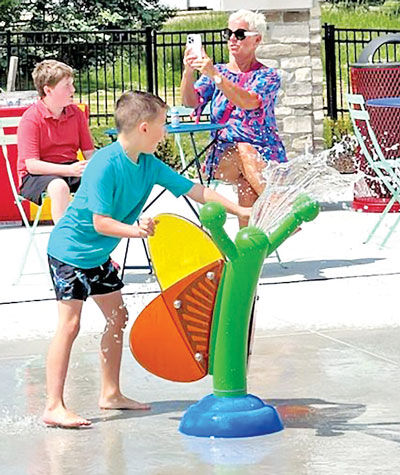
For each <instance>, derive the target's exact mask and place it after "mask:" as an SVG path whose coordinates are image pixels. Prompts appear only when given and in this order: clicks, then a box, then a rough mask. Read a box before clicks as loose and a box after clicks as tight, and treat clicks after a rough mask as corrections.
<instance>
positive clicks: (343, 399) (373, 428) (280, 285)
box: [0, 200, 400, 475]
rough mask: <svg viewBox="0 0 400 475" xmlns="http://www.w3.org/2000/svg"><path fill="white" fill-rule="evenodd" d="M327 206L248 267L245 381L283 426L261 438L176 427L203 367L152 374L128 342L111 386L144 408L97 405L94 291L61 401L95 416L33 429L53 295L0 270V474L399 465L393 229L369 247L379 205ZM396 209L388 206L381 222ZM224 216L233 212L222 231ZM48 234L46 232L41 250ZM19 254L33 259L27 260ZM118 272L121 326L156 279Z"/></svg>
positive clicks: (18, 237)
mask: <svg viewBox="0 0 400 475" xmlns="http://www.w3.org/2000/svg"><path fill="white" fill-rule="evenodd" d="M178 201H179V200H178ZM171 203H173V206H174V207H172V205H171ZM176 203H177V202H176V201H175V200H173V201H171V202H170V203H169V202H168V200H165V206H166V208H167V209H166V210H168V211H171V210H173V211H174V212H176V213H179V214H183V215H186V216H189V214H188V212H187V210H186V209H185V206H184V205H182V206H181V205H179V206H181V208H179V206H177V204H176ZM331 209H332V210H330V211H325V212H322V213H321V215H320V216H319V217H318V218H317V219H316V220H315V221H314V222H313V223H307V224H304V225H303V226H302V228H303V229H302V231H301V232H299V233H297V234H296V235H295V236H293V237H292V238H290V239H289V240H288V241H287V242H286V243H284V244H283V245H282V247H281V248H280V254H281V258H282V260H283V261H284V266H285V267H282V266H281V265H280V264H278V263H277V261H276V258H275V257H272V258H269V259H267V261H266V263H265V266H264V269H263V272H262V276H261V279H260V285H259V290H258V294H259V297H260V299H259V302H258V310H257V321H256V338H255V344H254V349H253V355H252V357H251V360H250V366H249V373H248V389H249V392H250V393H252V394H255V395H257V396H259V397H261V398H262V399H264V400H266V401H267V402H268V403H272V404H273V405H275V406H276V407H277V409H278V411H279V413H280V414H281V417H282V420H283V422H284V426H285V429H284V430H283V431H282V432H280V433H277V434H274V435H269V436H263V437H255V438H249V439H237V440H231V439H219V440H218V439H198V438H192V437H187V436H184V435H182V434H180V433H179V432H178V425H179V420H180V418H181V417H182V414H183V412H184V411H185V410H186V408H187V407H188V406H189V405H190V404H192V403H193V402H196V401H198V400H199V399H200V398H202V397H203V396H205V395H207V394H209V393H210V392H211V390H212V380H211V378H210V377H206V378H204V379H203V380H201V381H198V382H196V383H189V384H182V383H172V382H168V381H164V380H162V379H160V378H157V377H156V376H153V375H151V374H149V373H147V372H146V371H145V370H144V369H143V368H141V367H140V366H139V365H138V364H137V363H136V362H135V360H134V359H133V358H132V356H131V355H130V352H129V349H128V347H127V346H125V348H124V355H123V364H122V372H121V380H122V388H123V390H124V392H125V393H126V394H127V395H129V396H131V397H133V398H136V399H138V400H140V401H146V402H151V404H152V409H151V411H149V412H130V411H101V410H99V409H98V408H97V404H96V403H97V398H98V393H99V385H100V377H99V361H98V346H99V339H100V333H101V330H102V328H103V320H102V316H101V315H100V314H99V312H98V310H97V308H96V307H95V306H94V304H93V303H92V302H88V303H87V305H85V307H84V312H83V316H82V329H81V335H80V336H79V338H78V340H77V342H76V344H75V346H74V349H73V354H72V358H71V366H70V371H69V375H68V381H67V387H66V400H67V403H68V405H69V406H70V407H71V408H73V409H74V410H75V411H77V412H78V413H79V414H81V415H83V416H86V417H88V418H91V419H92V421H93V426H92V427H91V428H89V429H82V430H61V429H53V428H46V427H44V426H43V425H42V423H41V421H40V414H41V411H42V408H43V405H44V401H45V357H46V352H47V347H48V344H49V341H50V338H51V335H52V332H53V331H54V328H55V324H56V318H57V317H56V304H55V301H54V297H53V294H52V292H51V291H50V290H49V285H48V282H47V280H46V277H45V276H44V275H42V276H36V277H32V276H31V277H24V278H23V280H22V281H21V284H20V285H19V286H13V285H11V282H12V277H13V276H12V275H6V272H3V273H2V275H1V276H0V285H1V288H2V291H1V293H0V467H1V473H4V474H6V475H13V474H16V475H17V474H18V475H20V474H33V475H35V474H51V475H59V474H68V475H70V474H72V475H74V474H96V475H97V474H121V475H123V474H136V473H137V474H157V475H158V474H162V475H164V474H165V475H169V474H173V475H180V474H267V473H270V474H274V475H280V474H285V475H286V474H295V475H302V474H318V475H319V474H329V475H330V474H352V475H353V474H363V475H364V474H379V475H380V474H398V473H399V472H400V403H399V399H398V394H399V391H400V372H399V369H400V368H399V367H400V345H399V340H400V325H399V320H400V315H399V310H398V287H399V283H400V266H399V261H400V259H399V251H398V248H399V244H400V231H396V233H395V234H394V235H393V237H392V238H391V240H390V241H389V244H388V246H387V247H386V248H385V249H380V248H379V246H378V245H377V243H379V235H378V236H377V239H375V240H374V242H372V243H371V244H368V245H364V244H362V241H363V239H364V238H365V237H366V236H367V234H368V231H369V230H370V229H371V227H372V225H373V224H374V222H375V220H376V219H377V215H373V214H364V213H361V214H360V213H354V212H352V211H349V210H346V209H341V206H336V207H333V208H331ZM157 211H160V210H159V209H158V210H157ZM163 211H164V210H163ZM395 217H396V216H389V220H388V224H387V225H389V224H390V222H391V220H392V219H394V218H395ZM235 226H236V221H235V220H234V219H231V220H230V221H229V222H228V228H229V231H230V232H231V234H232V235H233V234H234V232H235V229H236V228H235ZM385 229H386V228H385V227H384V228H383V229H382V233H383V234H384V231H385ZM42 230H43V231H45V230H46V228H45V227H43V228H42ZM23 239H24V234H23V230H22V229H16V228H7V229H0V240H1V243H2V249H8V250H9V252H6V253H3V255H2V259H3V263H4V264H5V266H4V267H3V268H4V269H7V268H15V261H16V260H17V257H18V253H17V251H16V250H17V249H18V247H19V246H20V245H21V243H22V242H23ZM46 239H47V238H46V235H45V234H44V235H43V237H42V244H41V250H42V251H43V250H44V248H45V241H46ZM123 251H124V244H123V243H122V245H121V246H120V247H119V248H118V249H117V251H116V253H115V256H114V257H115V258H116V259H117V260H119V261H121V256H123ZM142 260H144V257H143V252H142V250H141V249H140V246H139V247H134V246H133V247H132V249H131V250H130V253H129V261H130V263H133V262H135V263H140V261H142ZM30 265H31V267H32V268H37V262H35V260H34V259H33V260H32V262H31V263H30ZM125 281H126V284H127V285H126V287H125V288H124V294H125V301H126V303H127V305H128V310H129V313H130V325H131V324H132V322H133V320H134V318H135V316H136V315H137V314H138V313H139V312H140V311H141V309H142V308H143V307H144V305H145V304H146V303H148V302H149V301H150V300H152V299H153V298H154V297H155V296H156V295H157V292H158V289H157V284H156V282H155V281H154V279H153V278H152V277H151V276H148V275H147V274H145V273H143V272H134V271H129V272H128V273H127V275H126V278H125ZM128 330H129V329H128Z"/></svg>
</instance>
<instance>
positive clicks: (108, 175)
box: [47, 142, 193, 269]
mask: <svg viewBox="0 0 400 475" xmlns="http://www.w3.org/2000/svg"><path fill="white" fill-rule="evenodd" d="M155 184H158V185H161V186H163V187H165V188H167V189H168V190H170V191H171V192H172V193H173V194H174V195H175V196H176V197H178V196H181V195H183V194H185V193H187V192H189V191H190V189H191V188H192V186H193V182H191V181H190V180H188V179H187V178H185V177H184V176H182V175H179V174H178V173H176V172H175V171H174V170H172V169H171V168H169V167H168V166H167V165H165V164H164V163H163V162H161V161H160V160H158V159H157V158H156V157H155V156H154V155H149V154H143V153H142V154H140V155H139V158H138V162H137V163H134V162H133V161H132V160H131V159H130V158H129V157H128V156H127V155H126V153H125V152H124V150H123V148H122V146H121V145H120V143H119V142H114V143H113V144H111V145H108V146H107V147H104V148H102V149H101V150H99V151H98V152H96V153H95V154H94V155H93V157H92V158H91V160H90V161H89V163H88V164H87V166H86V168H85V171H84V173H83V175H82V180H81V185H80V187H79V189H78V191H77V192H76V194H75V197H74V199H73V201H72V202H71V204H70V205H69V207H68V209H67V210H66V212H65V214H64V216H63V217H62V218H61V219H60V221H59V222H58V223H57V225H56V226H55V228H54V230H53V232H52V233H51V235H50V239H49V244H48V249H47V252H48V254H49V255H50V256H52V257H55V258H56V259H58V260H60V261H62V262H65V263H66V264H70V265H72V266H75V267H80V268H82V269H90V268H92V267H97V266H100V265H102V264H104V263H105V262H106V261H107V259H108V258H109V256H110V253H111V252H112V251H113V250H114V249H115V247H116V246H117V244H118V243H119V241H120V238H116V237H111V236H105V235H103V234H99V233H98V232H97V231H96V230H95V229H94V226H93V214H100V215H103V216H110V217H111V218H113V219H116V220H118V221H121V222H123V223H126V224H133V223H134V222H135V220H136V219H137V218H138V216H139V214H140V212H141V210H142V208H143V206H144V204H145V202H146V200H147V198H148V196H149V195H150V192H151V190H152V188H153V186H154V185H155Z"/></svg>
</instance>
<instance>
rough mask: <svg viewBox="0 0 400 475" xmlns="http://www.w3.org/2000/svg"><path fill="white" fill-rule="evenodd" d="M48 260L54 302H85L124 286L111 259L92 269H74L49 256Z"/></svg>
mask: <svg viewBox="0 0 400 475" xmlns="http://www.w3.org/2000/svg"><path fill="white" fill-rule="evenodd" d="M48 260H49V268H50V275H51V280H52V281H53V286H54V290H55V292H56V300H72V299H75V300H86V299H87V298H88V297H89V296H93V295H104V294H109V293H111V292H115V291H116V290H120V289H122V287H123V286H124V284H123V282H122V280H121V279H120V278H119V277H118V269H117V268H116V267H115V266H114V264H113V263H112V261H111V259H108V261H107V262H106V263H104V264H103V265H101V266H98V267H93V268H92V269H81V268H79V267H74V266H71V265H69V264H65V262H61V261H59V260H58V259H56V258H54V257H51V256H48Z"/></svg>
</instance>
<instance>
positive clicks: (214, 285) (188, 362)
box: [129, 259, 224, 382]
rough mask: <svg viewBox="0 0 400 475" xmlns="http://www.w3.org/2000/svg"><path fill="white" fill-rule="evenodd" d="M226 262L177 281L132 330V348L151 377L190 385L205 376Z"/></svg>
mask: <svg viewBox="0 0 400 475" xmlns="http://www.w3.org/2000/svg"><path fill="white" fill-rule="evenodd" d="M223 265H224V261H223V260H222V259H221V260H218V261H216V262H213V263H211V264H209V265H207V266H205V267H203V268H202V269H200V270H198V271H196V272H194V273H192V274H190V275H189V276H187V277H185V278H184V279H182V280H180V281H179V282H177V283H176V284H174V285H173V286H171V287H170V288H168V289H167V290H165V291H164V292H162V294H161V295H159V296H158V297H157V298H155V299H154V300H153V301H152V302H150V304H149V305H147V307H146V308H145V309H144V310H143V311H142V312H141V314H140V315H139V316H138V318H137V319H136V321H135V323H134V324H133V326H132V329H131V333H130V338H129V341H130V348H131V351H132V354H133V356H134V357H135V358H136V360H137V361H138V362H139V363H140V364H141V365H142V366H143V367H144V368H146V369H147V370H148V371H150V372H151V373H153V374H155V375H157V376H160V377H161V378H164V379H168V380H171V381H180V382H189V381H196V380H198V379H201V378H203V377H204V376H205V375H206V374H207V371H208V347H209V338H210V330H211V321H212V315H213V311H214V303H215V297H216V294H217V290H218V284H219V280H220V278H221V273H222V268H223Z"/></svg>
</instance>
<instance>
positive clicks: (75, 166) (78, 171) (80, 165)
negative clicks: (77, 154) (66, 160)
mask: <svg viewBox="0 0 400 475" xmlns="http://www.w3.org/2000/svg"><path fill="white" fill-rule="evenodd" d="M87 164H88V162H87V161H86V160H80V161H79V162H74V163H71V165H68V166H69V168H70V170H71V173H70V175H69V176H77V177H79V176H82V173H83V170H84V169H85V167H86V165H87Z"/></svg>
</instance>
